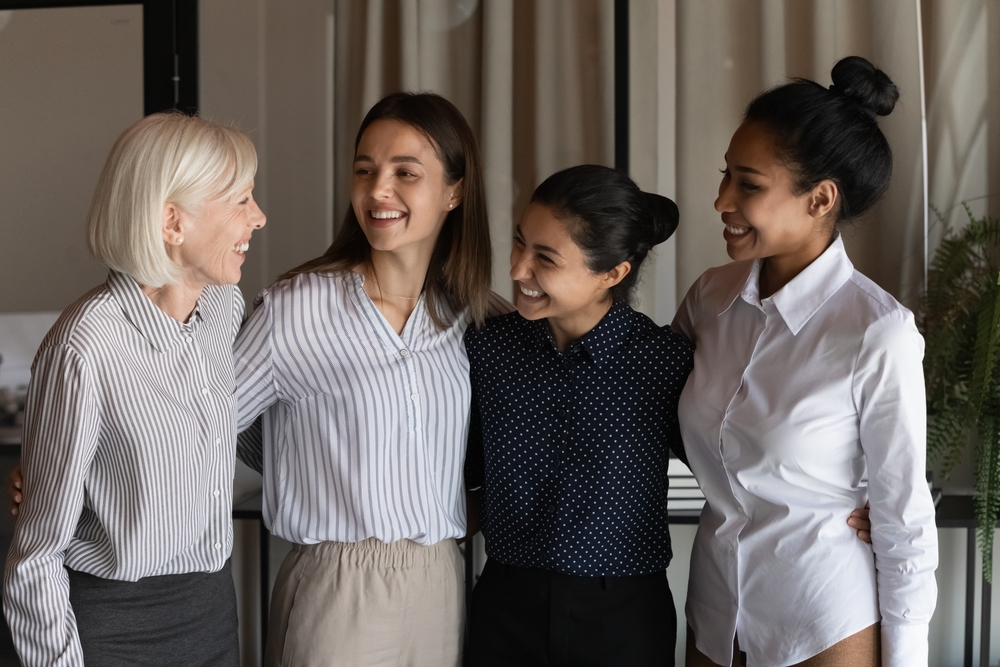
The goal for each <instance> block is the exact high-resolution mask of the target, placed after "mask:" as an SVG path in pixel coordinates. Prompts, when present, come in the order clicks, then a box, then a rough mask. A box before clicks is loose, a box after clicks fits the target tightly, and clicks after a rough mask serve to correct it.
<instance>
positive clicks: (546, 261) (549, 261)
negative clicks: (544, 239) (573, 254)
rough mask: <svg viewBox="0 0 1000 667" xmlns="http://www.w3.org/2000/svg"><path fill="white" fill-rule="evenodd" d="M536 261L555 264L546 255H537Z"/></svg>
mask: <svg viewBox="0 0 1000 667" xmlns="http://www.w3.org/2000/svg"><path fill="white" fill-rule="evenodd" d="M538 259H540V260H541V261H543V262H545V263H546V264H555V262H553V261H552V259H551V258H549V256H548V255H538Z"/></svg>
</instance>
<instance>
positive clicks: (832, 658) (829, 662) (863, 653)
mask: <svg viewBox="0 0 1000 667" xmlns="http://www.w3.org/2000/svg"><path fill="white" fill-rule="evenodd" d="M881 646H882V634H881V626H880V624H879V623H876V624H875V625H869V626H868V627H867V628H865V629H864V630H862V631H861V632H856V633H854V634H853V635H851V636H850V637H847V638H846V639H842V640H840V641H839V642H837V643H836V644H834V645H833V646H831V647H830V648H828V649H826V650H825V651H822V652H820V653H817V654H816V655H814V656H813V657H811V658H809V659H807V660H804V661H802V662H798V663H796V664H794V665H792V666H791V667H879V665H881V664H882V649H881ZM684 665H685V667H720V666H719V665H716V664H715V663H714V662H712V661H711V660H709V659H708V657H706V656H705V654H704V653H702V652H701V651H699V650H698V648H697V647H696V646H695V645H694V632H692V630H691V626H690V625H689V626H688V629H687V659H686V660H685V661H684ZM732 667H740V646H739V638H738V637H737V638H736V639H734V640H733V664H732ZM747 667H754V666H753V665H750V664H748V665H747Z"/></svg>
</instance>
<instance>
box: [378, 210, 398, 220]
mask: <svg viewBox="0 0 1000 667" xmlns="http://www.w3.org/2000/svg"><path fill="white" fill-rule="evenodd" d="M372 217H373V218H375V219H376V220H394V219H396V218H401V217H403V214H402V213H400V212H399V211H372Z"/></svg>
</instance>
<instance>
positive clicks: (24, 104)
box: [0, 5, 143, 312]
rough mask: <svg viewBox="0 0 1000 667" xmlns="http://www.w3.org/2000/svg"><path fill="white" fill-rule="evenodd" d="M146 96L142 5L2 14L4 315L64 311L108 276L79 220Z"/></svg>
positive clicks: (0, 273) (0, 291) (0, 294)
mask: <svg viewBox="0 0 1000 667" xmlns="http://www.w3.org/2000/svg"><path fill="white" fill-rule="evenodd" d="M142 95H143V91H142V7H141V6H140V5H125V6H113V7H80V8H63V9H30V10H29V9H20V10H15V11H10V10H8V11H4V12H0V202H2V203H3V205H2V206H0V312H17V311H45V310H59V311H61V310H62V309H63V308H65V307H66V306H67V305H69V304H70V303H72V302H73V301H74V300H75V299H76V298H77V297H79V296H80V295H81V294H83V292H85V291H86V290H87V289H89V288H90V287H91V286H93V285H97V284H99V283H101V282H103V281H104V278H105V276H107V269H105V268H104V267H103V266H101V265H100V264H99V263H98V262H97V261H95V260H94V259H93V258H91V257H90V255H89V254H88V253H87V249H86V245H85V237H84V224H85V222H86V217H87V210H88V209H89V207H90V198H91V195H92V194H93V192H94V186H95V185H96V183H97V176H98V174H99V173H100V170H101V167H102V166H103V164H104V158H105V157H106V156H107V154H108V149H109V148H110V147H111V144H112V143H113V142H114V140H115V138H116V137H117V136H118V135H119V134H120V133H121V132H122V130H124V129H125V128H126V127H128V126H129V125H131V124H132V123H134V122H135V121H137V120H139V119H140V118H142V104H143V100H142Z"/></svg>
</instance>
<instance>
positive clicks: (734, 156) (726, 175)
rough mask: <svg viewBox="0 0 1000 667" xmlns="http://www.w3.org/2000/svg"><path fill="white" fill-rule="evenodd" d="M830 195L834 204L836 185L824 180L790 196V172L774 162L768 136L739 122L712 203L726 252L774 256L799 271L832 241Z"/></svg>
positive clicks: (735, 256) (755, 126) (737, 256)
mask: <svg viewBox="0 0 1000 667" xmlns="http://www.w3.org/2000/svg"><path fill="white" fill-rule="evenodd" d="M831 188H832V190H831ZM831 192H832V197H833V199H834V201H835V198H836V190H835V186H832V184H831V182H830V181H824V182H822V183H820V184H819V185H817V186H816V187H815V188H814V189H813V190H810V191H809V192H805V193H802V194H798V195H797V194H795V181H794V174H793V173H792V172H791V171H790V170H789V169H788V167H786V166H785V164H784V163H783V162H782V161H781V160H780V159H779V157H778V155H777V153H776V152H775V148H774V141H773V139H772V137H771V134H770V133H769V132H768V131H767V129H766V128H765V127H764V126H762V125H760V124H758V123H754V122H746V123H743V125H741V126H740V127H739V129H737V130H736V133H735V134H734V135H733V138H732V140H731V141H730V143H729V150H728V152H727V153H726V169H725V171H724V172H723V178H722V183H720V184H719V197H718V199H716V200H715V210H716V211H719V212H720V213H721V214H722V222H723V224H724V225H725V227H724V229H723V233H722V235H723V237H724V238H725V239H726V251H727V252H728V253H729V256H730V257H731V258H733V259H734V260H743V259H764V258H774V259H775V260H778V261H780V262H785V263H788V264H790V265H794V266H797V267H798V270H801V269H802V268H804V267H805V266H807V265H808V264H809V263H810V262H812V261H813V260H814V259H816V258H817V257H819V256H820V255H821V254H822V253H823V251H824V250H825V249H826V247H827V246H828V245H829V244H830V241H831V239H832V235H833V220H832V217H833V216H831V215H829V212H830V210H831V209H832V206H833V204H834V201H827V199H829V197H830V196H831V194H830V193H831Z"/></svg>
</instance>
